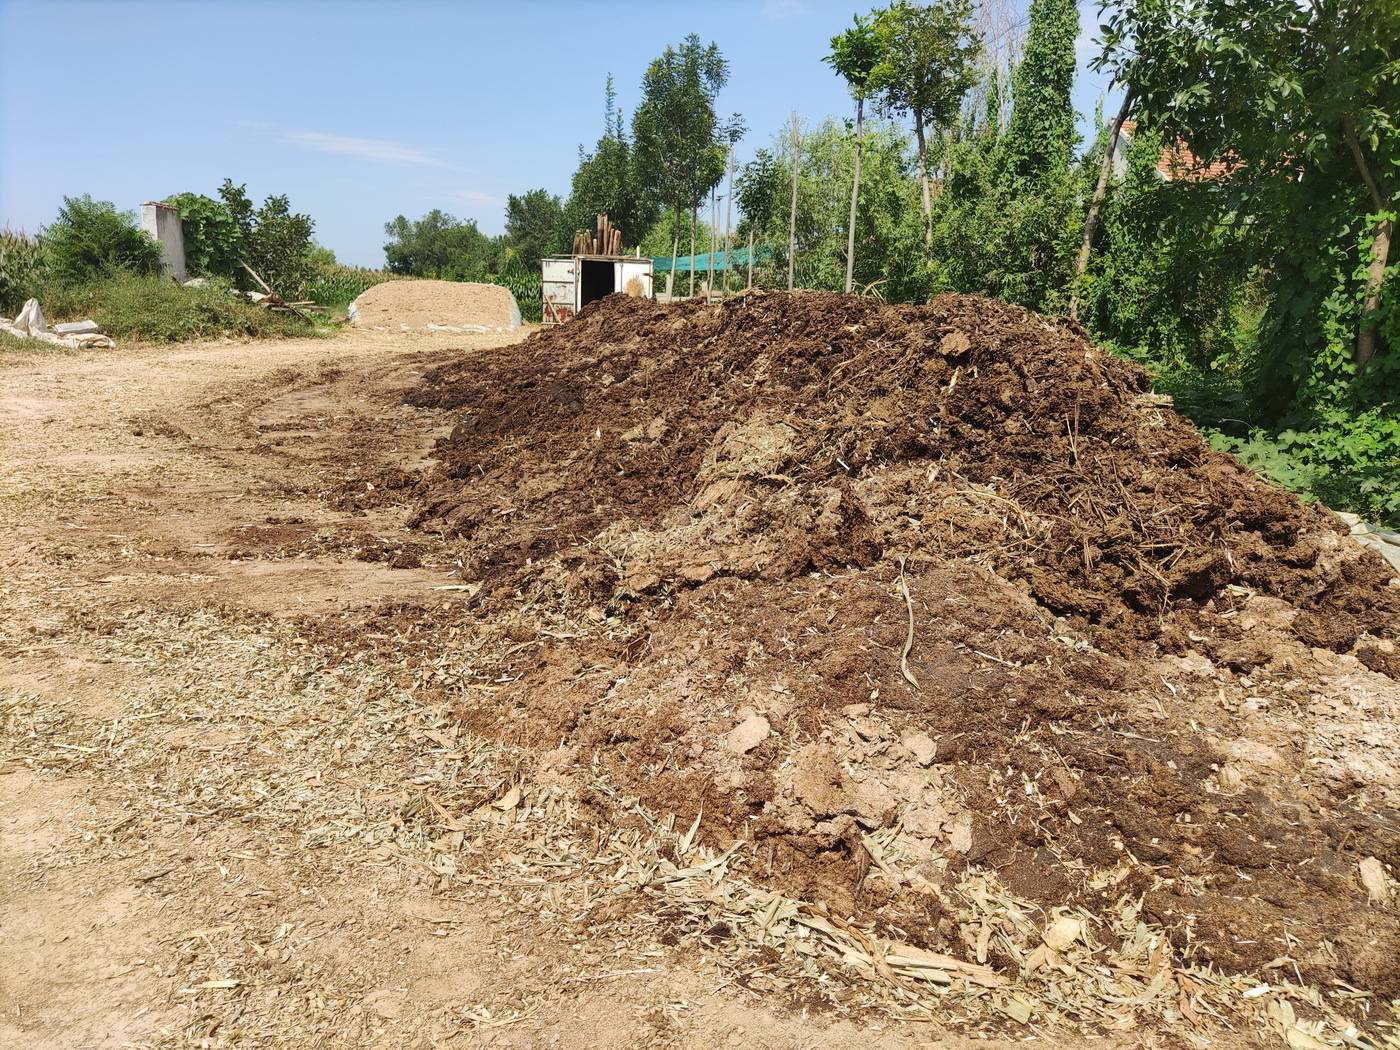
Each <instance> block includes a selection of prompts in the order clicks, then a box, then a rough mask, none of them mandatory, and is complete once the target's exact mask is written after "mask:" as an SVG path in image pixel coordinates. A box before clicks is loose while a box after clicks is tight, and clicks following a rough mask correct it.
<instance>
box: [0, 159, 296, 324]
mask: <svg viewBox="0 0 1400 1050" xmlns="http://www.w3.org/2000/svg"><path fill="white" fill-rule="evenodd" d="M225 186H226V187H231V186H232V184H231V183H226V184H225ZM238 192H239V193H241V190H239V191H238ZM232 199H233V200H234V201H235V202H236V201H237V200H238V194H237V193H235V194H233V195H232ZM243 199H244V200H245V201H246V198H243ZM181 203H182V204H184V205H185V206H187V207H189V209H190V218H189V220H188V222H189V223H190V229H191V232H192V233H193V234H194V242H195V252H196V254H195V260H196V261H195V263H194V265H195V267H196V269H197V270H199V271H201V272H203V273H206V274H212V276H209V277H208V278H207V279H206V281H205V283H203V285H199V286H184V285H180V284H178V283H176V282H175V281H173V280H171V279H170V278H169V277H166V276H162V275H161V274H160V248H159V246H158V245H157V244H156V243H155V242H154V241H153V240H151V238H150V237H149V236H147V235H146V233H145V232H144V231H143V230H141V229H140V227H139V226H138V225H137V222H136V217H135V215H133V214H132V213H130V212H119V211H117V209H116V208H115V207H114V206H113V205H112V204H110V203H108V202H106V201H94V200H92V199H91V198H90V197H79V198H72V197H70V198H65V199H64V202H63V207H62V209H61V210H60V211H59V214H58V217H57V218H56V219H55V220H54V222H53V223H52V224H50V225H49V226H47V227H45V228H44V229H43V230H42V231H40V235H39V236H38V237H36V238H30V237H25V236H23V235H20V234H14V233H9V232H6V233H4V234H0V309H3V311H4V312H5V313H6V314H13V313H15V312H16V311H18V309H19V307H20V306H21V305H22V303H23V302H24V300H26V299H29V298H37V299H38V300H39V302H40V305H41V306H42V307H43V309H44V313H45V316H46V317H48V318H49V319H50V320H53V321H62V320H76V319H83V318H91V319H92V320H94V321H96V322H97V323H98V325H99V326H100V327H101V329H102V330H103V331H104V332H105V333H107V334H108V335H111V336H113V337H114V338H116V339H119V340H120V339H125V340H133V339H134V340H142V341H147V342H174V341H178V340H183V339H198V338H205V337H210V336H219V335H235V336H272V335H293V334H307V333H310V332H312V331H314V326H313V325H312V324H310V323H308V322H307V321H305V320H303V319H301V318H298V317H296V316H294V315H289V314H282V313H273V312H271V311H269V310H266V309H264V308H262V307H260V306H256V305H254V304H253V303H250V302H249V301H248V300H247V299H245V298H243V297H242V296H240V295H238V294H237V292H236V290H235V287H234V283H233V280H232V276H233V274H232V270H233V267H234V266H235V265H236V264H237V260H238V259H239V258H241V257H243V255H244V254H245V252H246V251H251V252H252V253H253V254H254V257H256V258H258V259H259V260H260V261H262V262H264V263H267V264H269V265H268V269H269V271H270V272H273V273H277V274H280V275H281V276H282V277H283V278H284V279H287V280H291V279H293V278H292V277H291V276H290V275H292V274H294V273H295V271H296V268H297V267H296V266H294V265H290V264H286V263H279V262H278V260H279V259H280V258H282V257H283V256H285V255H287V254H288V253H291V252H294V251H296V250H298V245H300V249H299V250H300V251H302V253H303V255H304V254H305V252H306V246H305V244H302V240H301V235H302V233H303V231H305V233H306V237H305V241H306V242H307V243H309V237H310V235H309V230H310V220H309V219H307V218H306V217H305V216H291V215H290V214H289V213H288V212H287V209H286V207H285V199H284V198H269V202H268V204H266V205H264V207H263V208H261V209H256V210H255V209H252V208H251V206H250V207H249V208H247V209H245V210H243V211H242V212H240V213H235V212H234V211H233V210H231V209H230V208H229V207H228V205H227V204H226V203H225V204H221V203H220V202H218V201H213V200H210V199H209V198H197V197H194V196H193V195H190V194H184V195H181ZM239 215H241V217H242V222H240V218H239ZM298 265H305V266H306V267H307V272H308V273H309V272H310V270H309V267H310V264H309V262H308V263H303V264H298ZM220 268H222V269H223V270H225V271H228V272H225V273H215V272H214V271H217V270H218V269H220ZM238 269H239V270H240V271H241V269H242V268H241V267H238ZM245 277H246V274H245ZM14 342H17V341H16V340H9V341H8V343H7V345H8V344H9V343H14ZM18 342H21V343H22V342H23V341H18Z"/></svg>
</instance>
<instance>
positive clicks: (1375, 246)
mask: <svg viewBox="0 0 1400 1050" xmlns="http://www.w3.org/2000/svg"><path fill="white" fill-rule="evenodd" d="M1342 128H1343V131H1344V132H1345V134H1346V140H1347V146H1349V147H1350V148H1351V156H1352V159H1353V160H1355V161H1356V170H1357V171H1359V172H1360V173H1361V181H1362V182H1364V183H1365V184H1366V192H1367V193H1369V194H1370V195H1371V204H1372V205H1373V206H1374V207H1375V210H1376V211H1377V212H1379V213H1381V214H1382V215H1384V214H1385V213H1386V212H1388V211H1389V210H1390V208H1389V206H1388V205H1389V203H1390V202H1389V201H1388V200H1387V199H1386V197H1385V196H1384V195H1383V194H1382V193H1381V188H1380V185H1379V183H1377V182H1376V178H1375V176H1374V175H1373V174H1372V173H1371V166H1370V165H1369V164H1367V163H1366V153H1365V151H1364V150H1362V148H1361V140H1360V138H1358V137H1357V134H1356V125H1355V124H1354V123H1352V120H1351V118H1350V117H1345V118H1343V121H1342ZM1391 232H1392V224H1391V221H1390V219H1389V218H1382V219H1381V220H1380V222H1379V223H1378V224H1377V225H1376V234H1375V236H1374V237H1373V238H1372V239H1371V265H1370V266H1369V267H1367V269H1366V298H1365V299H1364V300H1362V303H1361V323H1360V325H1359V326H1358V327H1357V330H1356V349H1355V351H1353V353H1352V361H1353V362H1354V363H1355V365H1356V370H1357V371H1358V372H1364V371H1365V370H1366V366H1367V365H1368V364H1370V363H1371V358H1373V357H1375V356H1376V323H1377V321H1378V320H1379V319H1378V318H1377V317H1376V314H1377V313H1378V312H1379V311H1380V308H1381V286H1382V285H1383V284H1384V283H1385V268H1386V266H1387V265H1389V263H1390V236H1391Z"/></svg>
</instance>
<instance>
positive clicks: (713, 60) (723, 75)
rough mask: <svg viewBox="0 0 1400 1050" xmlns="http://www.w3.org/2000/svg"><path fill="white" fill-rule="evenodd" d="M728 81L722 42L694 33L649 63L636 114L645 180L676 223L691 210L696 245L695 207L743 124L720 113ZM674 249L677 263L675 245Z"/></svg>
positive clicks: (635, 130)
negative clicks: (703, 39)
mask: <svg viewBox="0 0 1400 1050" xmlns="http://www.w3.org/2000/svg"><path fill="white" fill-rule="evenodd" d="M728 82H729V63H728V62H726V61H725V58H724V55H723V54H721V53H720V50H719V46H718V45H716V44H713V43H710V44H702V43H701V42H700V38H699V37H698V36H696V35H695V34H694V33H692V34H690V35H689V36H687V37H686V38H685V40H683V41H682V42H681V44H680V46H679V47H667V48H666V50H665V51H663V52H662V53H661V56H660V57H659V58H656V59H653V60H652V61H651V63H650V64H649V65H648V66H647V70H646V73H645V74H644V75H643V77H642V102H641V105H639V106H638V107H637V111H636V113H634V114H633V116H632V136H633V140H634V142H635V146H636V156H637V165H638V170H639V172H640V173H641V178H642V183H643V185H644V186H645V187H646V189H647V191H648V192H650V193H651V194H652V195H653V196H654V197H655V199H656V200H658V201H660V202H661V203H662V204H663V205H664V206H665V207H667V208H669V209H670V210H671V212H672V214H673V216H674V218H675V220H676V222H677V225H679V219H680V216H681V215H682V213H686V214H689V215H690V216H691V231H692V232H691V241H692V247H693V242H694V239H695V236H694V213H695V209H697V208H698V207H699V206H700V202H701V201H703V200H704V199H705V197H706V195H707V194H709V192H710V190H712V189H713V188H714V187H715V186H716V185H718V184H719V181H720V179H722V178H723V177H724V169H725V154H726V148H727V146H728V145H729V144H730V143H732V142H734V141H735V140H736V139H737V138H738V137H739V136H740V135H742V134H743V130H744V125H743V119H742V118H741V117H739V116H738V114H735V115H734V116H732V117H731V118H729V120H728V121H723V122H722V121H721V120H720V119H719V118H718V117H717V116H716V113H715V102H716V100H717V98H718V97H719V93H720V91H721V89H723V87H724V85H725V84H727V83H728ZM671 255H672V267H673V268H674V265H675V255H676V249H675V248H672V252H671ZM692 283H693V275H692Z"/></svg>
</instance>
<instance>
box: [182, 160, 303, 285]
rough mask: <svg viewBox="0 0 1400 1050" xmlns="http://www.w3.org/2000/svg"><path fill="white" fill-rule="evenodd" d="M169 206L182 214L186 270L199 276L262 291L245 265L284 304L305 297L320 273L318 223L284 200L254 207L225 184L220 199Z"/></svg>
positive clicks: (190, 198) (192, 196)
mask: <svg viewBox="0 0 1400 1050" xmlns="http://www.w3.org/2000/svg"><path fill="white" fill-rule="evenodd" d="M169 203H171V204H173V205H174V206H175V207H177V208H179V209H180V227H181V232H183V234H184V237H185V265H186V267H187V268H188V270H189V272H190V274H191V275H192V276H196V277H218V278H222V279H223V280H225V281H228V282H229V283H230V284H232V285H233V286H234V287H235V288H241V289H252V290H257V289H258V288H259V285H258V284H257V282H256V281H255V280H254V279H253V277H252V275H251V274H249V273H248V271H247V270H246V269H245V268H244V264H245V263H246V264H247V265H248V266H250V267H252V268H253V269H254V270H255V271H256V272H257V274H258V276H259V277H261V278H262V279H263V280H264V281H266V282H267V283H268V285H270V286H271V287H272V288H273V289H275V290H276V291H277V293H278V294H279V295H281V296H282V297H283V298H284V299H288V300H295V299H300V298H301V297H302V296H303V295H305V294H306V292H307V289H308V286H309V285H310V283H311V279H312V276H313V274H314V271H315V251H316V249H317V245H316V244H315V242H314V241H312V239H311V235H312V233H313V232H314V231H315V228H316V224H315V223H314V222H313V221H312V219H311V217H310V216H309V215H301V214H298V213H295V212H293V211H292V210H291V205H290V203H289V201H288V200H287V198H286V197H285V196H273V197H268V198H267V199H266V200H264V201H263V203H262V204H261V205H260V206H258V207H254V206H253V202H252V201H251V200H249V198H248V193H247V189H246V187H244V186H236V185H234V182H233V180H232V179H225V180H224V182H223V185H221V186H220V187H219V199H218V200H215V199H213V198H212V197H205V196H201V195H199V194H196V193H177V194H176V195H175V196H173V197H170V198H169Z"/></svg>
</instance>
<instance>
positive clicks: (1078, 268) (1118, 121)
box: [1069, 88, 1133, 321]
mask: <svg viewBox="0 0 1400 1050" xmlns="http://www.w3.org/2000/svg"><path fill="white" fill-rule="evenodd" d="M1132 108H1133V89H1132V88H1128V90H1127V92H1126V93H1125V94H1124V95H1123V105H1121V106H1120V107H1118V116H1116V117H1114V118H1113V126H1112V127H1111V128H1109V131H1108V148H1107V149H1105V150H1104V154H1103V163H1102V164H1100V165H1099V181H1098V182H1096V183H1095V184H1094V196H1093V199H1092V200H1090V201H1089V214H1088V216H1087V217H1086V218H1085V219H1084V239H1083V240H1082V241H1080V242H1079V258H1077V259H1076V260H1075V261H1074V279H1073V281H1071V282H1070V288H1071V289H1073V290H1072V291H1071V292H1070V297H1069V316H1070V318H1071V319H1073V320H1075V321H1077V320H1079V282H1080V281H1082V280H1083V279H1084V273H1085V271H1087V270H1088V269H1089V255H1090V253H1091V252H1092V251H1093V249H1094V234H1095V233H1096V232H1097V231H1098V228H1099V214H1100V213H1101V212H1102V211H1103V202H1104V198H1105V197H1107V196H1108V179H1109V176H1110V175H1112V174H1113V154H1114V152H1115V151H1116V150H1117V149H1118V136H1119V135H1120V134H1122V131H1123V121H1125V120H1127V119H1128V114H1129V113H1130V112H1131V111H1132Z"/></svg>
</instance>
